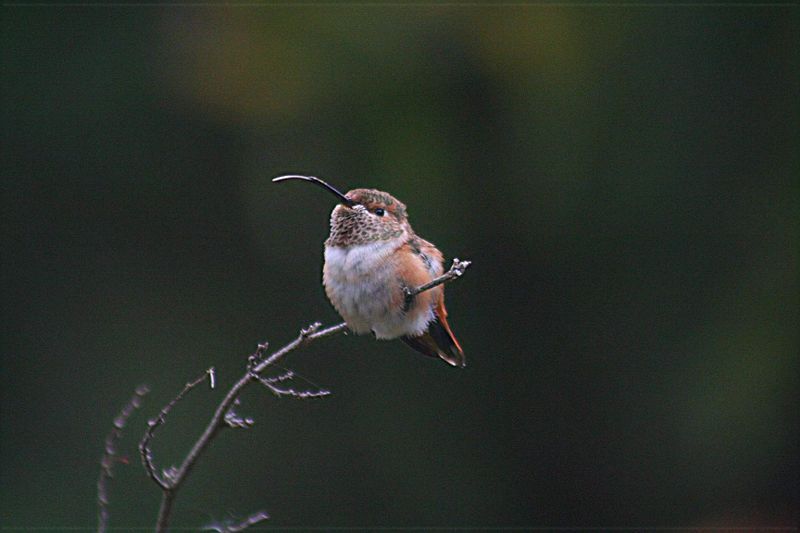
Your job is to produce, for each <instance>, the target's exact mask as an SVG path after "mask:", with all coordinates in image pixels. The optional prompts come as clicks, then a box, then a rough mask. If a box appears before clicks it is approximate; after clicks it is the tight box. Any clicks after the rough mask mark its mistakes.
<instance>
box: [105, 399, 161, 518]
mask: <svg viewBox="0 0 800 533" xmlns="http://www.w3.org/2000/svg"><path fill="white" fill-rule="evenodd" d="M148 392H150V389H149V388H148V387H147V385H139V386H138V387H137V388H136V392H135V393H134V394H133V396H131V399H130V400H128V403H126V404H125V407H123V408H122V411H120V412H119V414H118V415H117V416H116V417H115V418H114V426H113V427H112V428H111V431H110V432H109V433H108V435H107V436H106V443H105V452H104V453H103V457H102V458H101V459H100V477H99V478H98V479H97V531H98V533H103V532H105V531H106V530H108V519H109V517H110V516H111V515H110V513H109V510H108V506H109V503H110V502H109V498H108V482H109V480H110V479H111V478H112V477H114V464H115V463H117V462H118V461H120V459H119V458H118V457H117V443H118V442H119V439H120V438H122V430H123V429H124V428H125V424H127V422H128V418H130V416H131V415H132V414H133V412H134V411H135V410H136V409H138V408H139V407H140V406H141V405H142V398H144V396H145V395H146V394H147V393H148Z"/></svg>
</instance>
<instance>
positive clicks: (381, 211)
mask: <svg viewBox="0 0 800 533" xmlns="http://www.w3.org/2000/svg"><path fill="white" fill-rule="evenodd" d="M385 213H386V212H385V211H384V210H383V209H381V208H380V207H379V208H378V209H376V210H375V214H376V215H378V216H379V217H382V216H383V215H384V214H385Z"/></svg>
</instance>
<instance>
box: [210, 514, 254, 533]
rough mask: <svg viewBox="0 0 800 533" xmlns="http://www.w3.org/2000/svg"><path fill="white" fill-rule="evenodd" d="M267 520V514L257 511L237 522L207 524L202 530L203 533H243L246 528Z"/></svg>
mask: <svg viewBox="0 0 800 533" xmlns="http://www.w3.org/2000/svg"><path fill="white" fill-rule="evenodd" d="M268 519H269V515H268V514H267V513H265V512H263V511H259V512H257V513H253V514H251V515H250V516H248V517H247V518H245V519H244V520H240V521H238V522H234V523H230V524H229V523H226V524H209V525H207V526H206V527H204V528H203V531H214V532H216V533H238V532H239V531H244V530H245V529H247V528H248V527H250V526H254V525H256V524H258V523H259V522H263V521H264V520H268Z"/></svg>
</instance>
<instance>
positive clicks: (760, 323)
mask: <svg viewBox="0 0 800 533" xmlns="http://www.w3.org/2000/svg"><path fill="white" fill-rule="evenodd" d="M798 22H799V21H798V9H797V8H796V7H786V6H784V7H774V6H773V7H752V6H751V7H743V6H731V5H727V6H718V7H708V6H706V7H697V6H696V7H686V6H684V7H663V6H662V7H647V6H641V5H637V6H618V7H609V6H605V7H602V6H601V7H587V6H582V7H581V6H575V7H568V6H547V5H532V6H521V5H516V6H513V5H505V6H492V5H486V6H482V7H481V6H475V5H472V6H468V7H458V6H453V5H451V6H433V5H431V6H421V5H411V6H409V5H406V6H403V5H394V6H379V5H362V6H359V5H350V6H325V5H316V6H294V7H291V6H261V7H256V6H240V7H228V8H203V7H187V6H183V7H180V6H172V7H170V6H163V7H153V6H150V7H147V6H138V7H127V8H126V7H121V6H116V7H69V8H55V7H30V6H28V7H12V6H5V7H3V10H2V70H3V74H2V91H3V94H2V103H3V110H2V114H3V120H2V123H3V143H2V145H3V146H2V169H3V180H2V191H3V213H2V224H3V261H2V266H3V268H2V274H3V283H2V285H3V335H2V382H1V383H0V387H1V388H0V390H2V393H1V394H2V408H1V411H0V413H1V414H2V419H1V420H0V421H1V422H2V425H1V426H0V430H1V431H2V441H0V444H1V446H0V451H1V452H2V454H1V458H0V460H1V462H0V476H1V477H0V522H2V524H3V526H4V527H22V526H25V527H34V528H36V527H43V526H56V527H61V526H79V527H83V526H85V527H87V528H90V527H93V526H94V524H95V513H96V502H95V480H96V477H97V473H98V460H99V457H100V455H101V453H102V445H103V439H104V436H105V434H106V433H107V432H108V431H109V429H110V427H111V421H112V418H113V417H114V416H115V414H116V413H117V412H118V410H119V409H120V408H121V406H122V405H123V404H124V403H125V401H126V400H127V399H128V398H129V396H130V395H131V393H132V391H133V389H134V388H135V387H136V386H137V385H138V384H140V383H147V384H149V385H150V386H151V387H152V390H153V391H152V393H151V394H150V395H149V396H148V397H147V399H146V402H145V405H144V407H143V409H142V411H140V412H138V413H137V414H136V415H135V416H134V418H133V419H132V420H131V422H130V424H129V426H128V428H126V434H125V437H124V439H123V441H122V443H121V448H122V454H123V455H124V456H125V457H126V458H127V459H128V460H129V462H130V464H128V465H125V464H120V465H118V466H117V470H116V472H117V477H116V478H115V479H114V480H113V482H112V485H111V492H110V495H111V499H112V506H111V512H112V518H111V524H112V525H113V526H119V527H121V526H127V527H136V526H141V527H145V528H150V527H152V524H153V523H154V521H155V515H156V510H157V506H158V500H159V493H158V491H157V489H156V487H155V485H153V484H152V483H151V482H150V481H149V480H147V479H146V478H145V475H144V471H143V469H142V468H141V466H140V464H139V458H138V455H137V452H136V444H137V442H138V439H139V438H140V436H141V434H142V432H143V430H144V427H145V422H146V420H147V418H148V417H150V416H153V415H154V414H155V413H156V412H157V411H158V409H160V407H161V406H162V405H163V404H164V403H166V402H167V401H168V400H169V399H170V398H171V397H172V396H173V395H174V394H175V393H177V391H178V390H179V389H180V388H181V387H182V386H183V384H184V382H185V381H186V380H187V379H190V378H193V377H195V376H197V375H198V374H200V373H201V372H202V371H203V369H205V368H207V367H209V366H211V365H214V366H215V367H216V368H217V371H218V380H219V382H220V384H221V385H222V387H221V388H220V389H218V390H216V391H209V390H208V389H207V388H204V389H202V390H200V391H196V392H194V393H193V394H192V395H191V396H190V397H189V398H188V399H187V400H186V401H184V402H182V403H181V404H179V406H178V407H177V408H176V410H175V412H174V414H173V416H172V417H171V418H170V419H169V422H168V424H167V426H165V428H164V429H163V431H161V432H160V433H159V435H158V437H157V439H156V441H155V444H154V451H155V454H156V460H157V462H158V463H159V465H161V466H168V465H170V464H172V463H174V462H176V461H178V460H179V459H180V458H181V457H183V455H184V454H185V452H186V450H187V449H188V446H189V445H190V444H191V442H193V441H194V439H195V438H196V437H197V435H198V434H199V432H200V430H201V428H202V427H203V425H204V424H205V422H206V421H207V419H208V417H209V415H210V412H211V410H212V409H213V407H214V405H215V404H216V403H217V402H218V401H219V400H220V398H221V395H222V394H223V392H224V389H225V387H226V386H229V385H230V384H231V383H232V382H233V381H234V380H235V379H237V378H238V376H240V375H241V373H242V371H243V366H244V364H245V362H246V358H247V356H248V354H250V353H251V352H252V351H253V350H254V348H255V346H256V344H257V343H258V342H261V341H264V340H269V341H270V342H271V343H272V345H273V346H280V345H281V344H282V343H284V342H286V341H288V340H290V339H291V338H293V337H294V336H295V335H296V332H297V330H298V329H299V328H300V327H302V326H304V325H306V324H308V323H310V322H312V321H315V320H320V321H322V322H324V323H325V324H333V323H336V322H338V320H339V317H338V316H337V315H336V313H335V311H334V310H333V309H332V307H331V306H330V304H329V303H328V302H327V300H326V298H325V296H324V293H323V290H322V286H321V283H320V279H321V273H320V272H321V264H322V242H323V240H324V239H325V237H326V235H327V225H328V215H329V212H330V210H331V209H332V207H333V204H332V198H331V197H330V196H329V195H326V194H324V193H322V192H321V191H319V190H316V189H313V188H311V187H308V186H304V185H299V184H284V185H280V186H278V185H273V184H271V183H270V181H269V179H270V178H272V177H274V176H276V175H280V174H284V173H308V174H312V175H317V176H321V177H324V178H326V179H328V180H329V181H330V182H332V183H333V184H335V185H336V186H338V187H340V188H342V189H345V190H346V189H350V188H355V187H359V186H367V187H375V188H379V189H383V190H386V191H389V192H391V193H392V194H394V195H395V196H397V197H398V198H400V199H401V200H403V201H404V202H405V203H406V204H407V205H408V206H409V213H410V219H411V222H412V223H413V225H414V228H415V229H416V230H417V232H418V233H419V234H421V235H422V236H424V237H425V238H427V239H429V240H431V241H433V242H435V243H436V244H437V245H438V246H439V247H440V248H441V250H442V251H443V252H444V254H445V256H446V257H447V258H448V261H449V259H450V258H452V257H454V256H456V257H460V258H468V259H471V260H472V261H473V262H474V264H473V267H472V268H471V269H470V270H469V271H468V273H467V275H466V276H465V277H464V278H463V279H462V280H460V281H458V282H456V283H453V284H451V285H449V286H448V288H447V294H448V298H447V301H448V309H449V311H450V317H451V325H452V327H453V329H454V331H455V332H456V334H457V336H458V338H459V339H460V341H461V344H462V345H463V346H464V349H465V351H466V353H467V357H468V367H467V368H466V369H464V370H458V369H453V368H450V367H448V366H447V365H445V364H443V363H441V362H440V361H436V360H433V359H428V358H425V357H422V356H419V355H417V354H415V353H414V352H412V351H410V350H409V349H408V348H407V347H406V346H404V345H403V344H402V343H400V342H378V341H375V340H373V339H371V338H368V337H352V336H349V337H344V336H342V337H336V338H331V339H327V340H324V341H322V342H319V343H317V344H314V345H313V346H311V347H309V348H308V349H307V350H305V351H302V352H297V353H295V354H293V355H291V357H289V358H288V360H287V361H286V362H285V364H286V365H288V366H290V367H291V368H293V369H295V370H296V371H298V372H299V373H300V374H301V375H302V376H304V377H305V378H306V379H307V380H308V381H304V380H302V379H300V380H299V382H298V383H297V385H298V386H300V387H303V386H309V387H311V386H313V385H311V384H316V385H319V386H321V387H325V388H329V389H331V390H332V391H333V395H332V396H331V397H329V398H326V399H323V400H315V401H295V400H291V399H278V398H275V397H273V396H272V395H271V394H270V393H269V392H268V391H267V390H266V389H263V388H261V389H257V388H255V387H253V389H252V390H248V391H247V392H246V394H245V395H244V396H243V398H242V405H241V406H240V407H239V412H240V413H241V414H243V415H247V416H251V417H253V418H254V419H255V420H256V426H255V428H254V429H252V430H250V431H241V432H233V431H230V432H227V433H224V434H223V435H221V436H220V438H219V439H218V440H217V441H216V442H215V443H214V445H213V447H212V448H211V450H210V451H209V453H208V454H207V455H206V456H205V457H204V458H203V459H202V460H201V462H200V463H199V465H198V468H197V469H196V470H195V471H194V473H193V475H192V476H191V477H190V479H189V481H188V483H187V484H186V486H185V488H184V490H183V491H182V493H181V495H180V497H179V499H178V500H177V504H176V509H175V515H174V522H173V523H174V524H175V525H179V526H187V527H197V526H201V525H203V524H207V523H209V522H212V521H215V520H216V521H221V520H226V519H232V518H236V517H242V516H244V515H246V514H248V513H250V512H252V511H255V510H259V509H263V510H266V511H267V512H269V513H270V515H272V519H271V521H270V522H269V525H270V526H271V527H279V526H300V527H303V526H404V527H410V526H422V527H424V526H485V527H491V526H500V525H502V526H520V527H525V526H528V527H530V526H596V527H603V526H640V527H641V526H714V525H736V526H753V525H761V526H787V525H789V526H792V525H797V512H796V509H794V508H793V506H792V504H791V502H792V501H797V499H798V486H797V479H798V427H797V414H798V413H797V410H798V409H797V406H798V375H799V373H798V370H800V369H799V368H798V366H800V365H798V362H799V355H798V352H799V348H800V338H799V334H798V246H797V245H798V237H799V235H798V214H799V213H800V185H799V183H800V180H798V176H800V164H799V162H798V161H799V160H798V150H797V141H798V135H797V133H798V119H799V118H800V117H799V116H798V115H799V113H798V98H797V95H798V94H800V86H799V84H798V80H800V69H799V68H798V66H799V65H800V61H799V58H800V52H799V51H798V50H799V48H800V47H798V37H797V36H798V34H800V31H799V30H800V24H798Z"/></svg>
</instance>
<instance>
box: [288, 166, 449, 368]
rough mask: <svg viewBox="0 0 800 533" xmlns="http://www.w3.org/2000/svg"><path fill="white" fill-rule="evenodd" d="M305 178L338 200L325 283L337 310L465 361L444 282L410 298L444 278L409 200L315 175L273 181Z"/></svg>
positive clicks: (357, 327)
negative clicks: (339, 185) (415, 225)
mask: <svg viewBox="0 0 800 533" xmlns="http://www.w3.org/2000/svg"><path fill="white" fill-rule="evenodd" d="M286 180H302V181H305V182H308V183H312V184H314V185H317V186H319V187H322V188H323V189H325V190H327V191H328V192H330V193H332V194H333V195H334V196H336V198H337V199H338V203H337V205H336V207H334V208H333V211H332V212H331V223H330V224H331V230H330V235H328V239H327V240H326V241H325V264H324V266H323V269H322V282H323V285H324V286H325V294H326V295H327V296H328V299H329V300H330V301H331V303H332V304H333V307H334V308H335V309H336V311H337V312H338V313H339V314H340V315H341V316H342V318H343V319H344V320H345V322H346V323H347V327H348V329H349V330H350V331H352V332H353V333H355V334H357V335H362V334H367V333H372V334H373V335H374V336H375V338H377V339H398V338H399V339H400V340H402V341H403V342H405V343H406V344H407V345H409V346H410V347H411V348H413V349H414V350H416V351H418V352H420V353H422V354H425V355H428V356H431V357H439V358H441V359H442V360H444V361H445V362H447V363H449V364H450V365H452V366H458V367H463V366H465V360H464V352H463V350H462V349H461V346H460V345H459V344H458V341H457V340H456V337H455V335H453V331H452V330H451V329H450V325H449V324H448V323H447V310H446V309H445V306H444V285H439V286H436V287H434V288H432V289H429V290H427V291H424V292H420V293H418V294H416V295H415V296H412V297H409V296H408V292H407V291H408V290H410V289H414V288H416V287H419V286H421V285H424V284H425V283H428V282H430V281H431V280H433V279H434V278H436V277H438V276H441V275H442V272H443V267H442V252H440V251H439V250H438V249H437V248H436V246H434V245H433V244H432V243H430V242H428V241H426V240H425V239H423V238H422V237H420V236H418V235H417V234H416V233H414V230H413V229H412V228H411V224H410V223H409V222H408V213H407V211H406V206H405V204H404V203H402V202H401V201H399V200H398V199H397V198H395V197H394V196H392V195H391V194H389V193H386V192H383V191H379V190H376V189H353V190H351V191H348V192H347V193H346V194H343V193H342V192H340V191H339V190H338V189H336V188H335V187H333V186H332V185H330V184H328V183H326V182H325V181H323V180H321V179H319V178H316V177H313V176H297V175H288V176H280V177H277V178H274V179H273V180H272V181H273V182H281V181H286Z"/></svg>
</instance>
